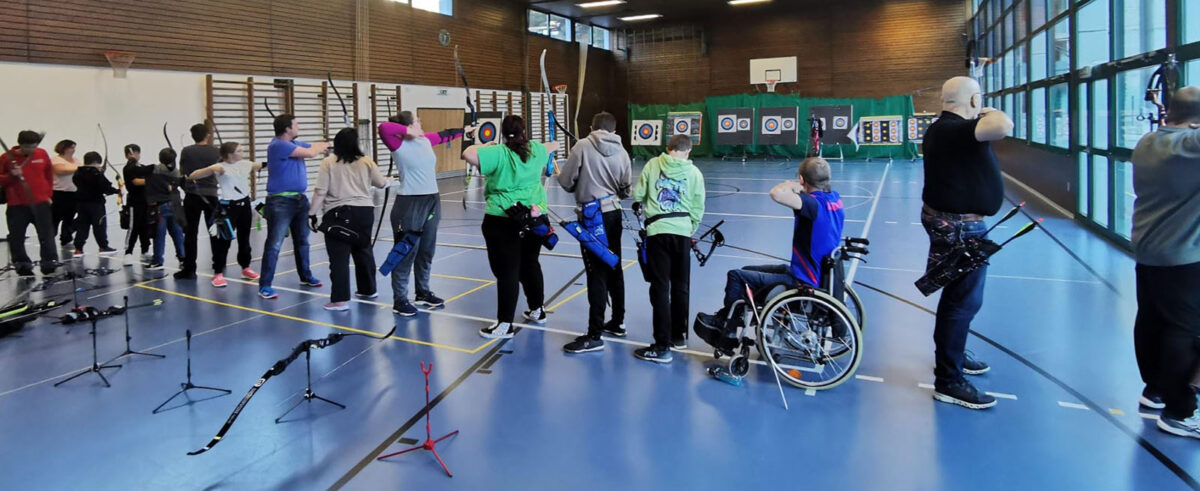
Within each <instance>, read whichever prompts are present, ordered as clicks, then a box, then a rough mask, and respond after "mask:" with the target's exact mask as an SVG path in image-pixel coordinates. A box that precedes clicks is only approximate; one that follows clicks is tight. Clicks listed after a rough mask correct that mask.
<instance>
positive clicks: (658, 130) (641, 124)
mask: <svg viewBox="0 0 1200 491" xmlns="http://www.w3.org/2000/svg"><path fill="white" fill-rule="evenodd" d="M632 144H633V145H638V146H659V145H662V121H657V120H645V119H642V120H634V121H633V141H632Z"/></svg>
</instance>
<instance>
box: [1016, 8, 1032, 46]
mask: <svg viewBox="0 0 1200 491" xmlns="http://www.w3.org/2000/svg"><path fill="white" fill-rule="evenodd" d="M1013 16H1014V17H1013V23H1014V24H1015V25H1014V26H1013V40H1014V41H1022V40H1024V39H1025V35H1027V34H1029V0H1021V1H1020V2H1017V7H1016V8H1014V9H1013Z"/></svg>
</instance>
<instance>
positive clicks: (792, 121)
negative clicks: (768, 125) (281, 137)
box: [783, 118, 796, 131]
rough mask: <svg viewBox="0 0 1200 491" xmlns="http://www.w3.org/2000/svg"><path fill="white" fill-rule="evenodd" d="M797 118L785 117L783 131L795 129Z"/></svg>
mask: <svg viewBox="0 0 1200 491" xmlns="http://www.w3.org/2000/svg"><path fill="white" fill-rule="evenodd" d="M795 130H796V118H783V131H795Z"/></svg>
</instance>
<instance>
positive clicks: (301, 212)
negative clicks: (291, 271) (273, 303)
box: [258, 194, 312, 288]
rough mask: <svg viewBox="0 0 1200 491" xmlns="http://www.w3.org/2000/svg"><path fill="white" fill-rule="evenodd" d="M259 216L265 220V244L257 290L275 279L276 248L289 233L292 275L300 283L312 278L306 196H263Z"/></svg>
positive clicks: (269, 284)
mask: <svg viewBox="0 0 1200 491" xmlns="http://www.w3.org/2000/svg"><path fill="white" fill-rule="evenodd" d="M263 215H264V216H265V217H266V219H267V242H266V244H265V245H264V246H263V258H262V271H261V274H262V276H261V277H259V279H258V286H259V288H263V287H268V286H271V282H272V281H273V280H274V279H275V263H276V262H278V261H279V248H280V247H282V246H283V239H284V234H285V233H287V231H289V230H290V231H291V233H292V249H293V250H294V251H295V256H296V272H297V273H299V274H300V281H307V280H309V279H311V278H312V271H311V270H310V269H309V268H308V223H307V220H308V197H307V196H305V195H303V194H301V195H297V196H267V202H266V208H265V210H264V212H263Z"/></svg>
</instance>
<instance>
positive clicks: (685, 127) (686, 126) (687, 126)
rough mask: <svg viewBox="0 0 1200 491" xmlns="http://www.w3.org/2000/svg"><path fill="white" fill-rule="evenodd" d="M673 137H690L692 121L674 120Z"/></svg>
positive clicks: (684, 119)
mask: <svg viewBox="0 0 1200 491" xmlns="http://www.w3.org/2000/svg"><path fill="white" fill-rule="evenodd" d="M674 128H675V133H673V134H675V135H690V134H691V133H692V120H690V119H686V118H678V119H676V120H675V125H674Z"/></svg>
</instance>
